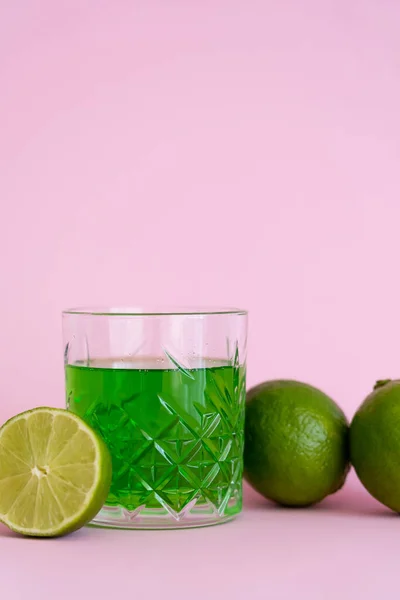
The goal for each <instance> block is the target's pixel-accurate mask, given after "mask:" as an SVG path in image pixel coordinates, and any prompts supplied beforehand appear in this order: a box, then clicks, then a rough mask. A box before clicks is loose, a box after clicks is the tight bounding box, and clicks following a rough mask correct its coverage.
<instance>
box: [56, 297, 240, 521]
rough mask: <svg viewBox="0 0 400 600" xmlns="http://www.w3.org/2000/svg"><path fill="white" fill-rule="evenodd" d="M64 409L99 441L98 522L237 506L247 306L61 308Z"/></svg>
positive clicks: (208, 513)
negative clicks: (106, 454)
mask: <svg viewBox="0 0 400 600" xmlns="http://www.w3.org/2000/svg"><path fill="white" fill-rule="evenodd" d="M63 336H64V357H65V380H66V403H67V408H68V409H69V410H70V411H72V412H74V413H75V414H77V415H79V416H80V417H82V418H83V419H84V420H85V421H86V422H87V423H88V424H89V425H91V426H92V427H93V428H94V429H95V430H96V431H97V432H98V433H99V434H100V436H101V437H102V438H103V440H104V441H105V442H106V444H107V446H108V448H109V450H110V453H111V457H112V466H113V477H112V484H111V489H110V493H109V496H108V499H107V502H106V505H105V506H104V507H103V509H102V510H101V511H100V513H99V514H98V515H97V517H96V518H95V519H94V523H95V524H97V525H103V526H111V527H122V528H150V529H152V528H157V529H163V528H171V527H175V528H176V527H196V526H202V525H211V524H216V523H221V522H224V521H228V520H230V519H231V518H233V517H234V516H235V515H237V514H238V513H239V512H240V510H241V506H242V471H243V427H244V403H245V390H246V339H247V312H246V311H244V310H239V309H236V308H215V309H209V310H201V309H190V308H187V309H185V308H180V309H175V310H160V309H154V310H142V309H138V308H119V307H114V308H77V309H68V310H65V311H64V312H63Z"/></svg>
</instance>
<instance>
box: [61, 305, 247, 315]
mask: <svg viewBox="0 0 400 600" xmlns="http://www.w3.org/2000/svg"><path fill="white" fill-rule="evenodd" d="M62 314H63V316H64V315H82V316H93V317H96V316H97V317H180V316H182V317H184V316H199V317H202V316H211V315H220V316H223V315H237V316H240V315H247V314H248V311H247V310H244V309H241V308H236V307H215V306H213V307H209V308H207V307H195V306H194V307H193V306H176V307H165V308H162V307H153V308H152V307H150V308H148V309H146V308H144V307H139V306H116V307H112V306H99V307H96V306H94V307H93V306H90V307H86V306H82V307H76V308H66V309H64V310H63V311H62Z"/></svg>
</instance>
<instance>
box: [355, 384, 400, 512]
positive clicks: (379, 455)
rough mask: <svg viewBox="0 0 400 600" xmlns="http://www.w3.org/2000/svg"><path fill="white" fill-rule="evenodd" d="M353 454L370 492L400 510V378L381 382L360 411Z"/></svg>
mask: <svg viewBox="0 0 400 600" xmlns="http://www.w3.org/2000/svg"><path fill="white" fill-rule="evenodd" d="M350 457H351V462H352V463H353V466H354V468H355V470H356V473H357V475H358V477H359V479H360V481H361V483H362V484H363V485H364V487H365V488H366V489H367V490H368V491H369V493H370V494H371V495H372V496H374V498H376V499H377V500H379V502H382V504H385V505H386V506H387V507H389V508H391V509H392V510H394V511H396V512H400V381H390V380H385V381H378V382H377V384H376V386H375V388H374V391H373V392H372V393H371V394H370V395H369V396H367V398H366V399H365V400H364V402H363V403H362V404H361V406H360V408H359V409H358V410H357V412H356V414H355V415H354V418H353V421H352V423H351V426H350Z"/></svg>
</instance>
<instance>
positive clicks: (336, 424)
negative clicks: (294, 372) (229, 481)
mask: <svg viewBox="0 0 400 600" xmlns="http://www.w3.org/2000/svg"><path fill="white" fill-rule="evenodd" d="M244 467H245V478H246V479H247V481H248V482H249V483H250V485H251V486H252V487H254V488H255V489H256V490H257V491H258V492H259V493H260V494H262V495H263V496H265V497H266V498H268V499H270V500H273V501H275V502H278V503H279V504H283V505H286V506H307V505H309V504H314V503H315V502H319V501H320V500H322V499H323V498H325V496H327V495H328V494H333V493H334V492H336V491H337V490H338V489H339V488H341V487H342V485H343V484H344V482H345V479H346V475H347V473H348V470H349V460H348V423H347V420H346V417H345V415H344V413H343V412H342V410H341V409H340V408H339V407H338V405H337V404H336V403H335V402H334V401H333V400H332V399H331V398H329V397H328V396H327V395H326V394H324V393H323V392H321V391H320V390H318V389H317V388H315V387H312V386H311V385H308V384H306V383H301V382H298V381H291V380H276V381H267V382H266V383H262V384H260V385H258V386H256V387H254V388H252V389H251V390H249V392H248V394H247V403H246V421H245V450H244Z"/></svg>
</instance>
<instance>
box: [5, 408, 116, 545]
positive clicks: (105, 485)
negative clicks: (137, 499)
mask: <svg viewBox="0 0 400 600" xmlns="http://www.w3.org/2000/svg"><path fill="white" fill-rule="evenodd" d="M110 482H111V458H110V454H109V451H108V449H107V447H106V445H105V444H104V442H103V441H102V440H101V439H100V438H99V437H98V435H97V434H96V433H95V432H94V431H93V430H92V429H91V428H90V427H89V426H88V425H86V423H85V422H84V421H83V420H82V419H80V418H79V417H77V416H76V415H74V414H72V413H70V412H68V411H66V410H62V409H57V408H35V409H33V410H29V411H27V412H24V413H21V414H19V415H17V416H15V417H13V418H12V419H10V420H9V421H7V423H5V424H4V425H3V426H2V427H1V428H0V521H2V522H3V523H4V524H5V525H7V526H8V527H10V529H13V530H14V531H17V532H18V533H22V534H24V535H31V536H43V537H52V536H58V535H64V534H66V533H70V532H71V531H74V530H76V529H78V528H79V527H82V526H83V525H84V524H85V523H87V522H88V521H90V520H91V519H92V518H93V517H94V516H95V515H96V514H97V513H98V512H99V510H100V508H101V507H102V505H103V504H104V502H105V500H106V498H107V494H108V491H109V487H110Z"/></svg>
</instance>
